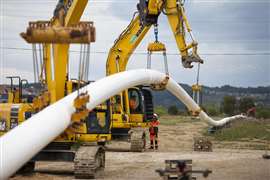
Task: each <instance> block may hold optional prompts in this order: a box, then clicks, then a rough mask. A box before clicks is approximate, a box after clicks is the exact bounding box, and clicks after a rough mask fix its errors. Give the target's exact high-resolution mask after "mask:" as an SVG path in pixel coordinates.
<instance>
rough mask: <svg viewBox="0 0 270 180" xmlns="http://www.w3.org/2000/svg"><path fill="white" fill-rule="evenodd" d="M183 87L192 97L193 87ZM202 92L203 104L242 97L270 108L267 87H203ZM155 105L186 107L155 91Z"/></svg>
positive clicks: (167, 93)
mask: <svg viewBox="0 0 270 180" xmlns="http://www.w3.org/2000/svg"><path fill="white" fill-rule="evenodd" d="M181 86H182V87H183V88H184V89H185V90H186V91H187V92H188V93H189V94H190V95H192V90H191V86H189V85H187V84H181ZM202 89H203V91H202V102H203V104H215V105H219V104H220V102H221V101H222V99H223V97H224V96H228V95H230V96H235V97H237V98H241V97H252V98H254V99H255V102H256V103H257V104H261V105H264V106H270V86H267V87H256V88H254V87H248V88H243V87H233V86H229V85H225V86H222V87H208V86H203V88H202ZM153 95H154V104H155V105H156V106H157V105H161V106H165V107H169V106H171V105H176V106H177V107H179V108H181V109H184V105H183V104H182V103H180V102H179V101H176V99H175V97H174V96H173V95H171V94H170V93H169V92H168V91H161V92H160V91H155V92H154V93H153Z"/></svg>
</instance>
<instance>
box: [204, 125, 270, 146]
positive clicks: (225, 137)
mask: <svg viewBox="0 0 270 180" xmlns="http://www.w3.org/2000/svg"><path fill="white" fill-rule="evenodd" d="M205 135H208V136H212V137H214V138H215V139H216V140H219V141H241V140H253V139H260V140H270V121H269V120H268V121H258V120H257V121H245V122H243V121H242V122H240V121H239V122H234V123H233V124H232V126H231V127H229V128H224V129H222V130H220V131H217V132H216V133H214V134H210V135H209V134H208V133H205Z"/></svg>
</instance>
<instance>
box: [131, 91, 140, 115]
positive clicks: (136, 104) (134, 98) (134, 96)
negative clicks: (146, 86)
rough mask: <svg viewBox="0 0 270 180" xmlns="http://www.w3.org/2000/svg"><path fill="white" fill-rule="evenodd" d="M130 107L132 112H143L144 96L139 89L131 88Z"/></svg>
mask: <svg viewBox="0 0 270 180" xmlns="http://www.w3.org/2000/svg"><path fill="white" fill-rule="evenodd" d="M128 96H129V108H130V113H131V114H139V113H142V97H141V93H140V92H139V91H138V90H137V89H129V91H128Z"/></svg>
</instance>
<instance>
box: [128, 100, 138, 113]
mask: <svg viewBox="0 0 270 180" xmlns="http://www.w3.org/2000/svg"><path fill="white" fill-rule="evenodd" d="M129 108H130V113H136V111H137V102H136V97H134V96H132V97H131V98H130V99H129Z"/></svg>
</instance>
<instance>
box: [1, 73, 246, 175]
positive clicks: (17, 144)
mask: <svg viewBox="0 0 270 180" xmlns="http://www.w3.org/2000/svg"><path fill="white" fill-rule="evenodd" d="M164 78H165V74H162V73H159V72H157V71H153V70H146V69H140V70H132V71H126V72H121V73H118V74H115V75H112V76H109V77H105V78H103V79H101V80H98V81H96V82H94V83H92V84H90V85H88V86H87V87H84V88H82V91H88V94H89V95H90V102H89V103H88V104H87V107H88V108H89V109H90V110H91V109H93V108H94V107H95V106H97V105H99V104H101V103H102V102H104V101H105V100H107V99H109V98H110V97H112V96H114V95H116V94H118V93H120V92H121V91H123V90H125V89H127V88H130V87H134V86H137V85H143V84H158V83H161V82H162V81H163V80H164ZM167 89H168V90H169V91H170V92H171V93H172V94H174V95H175V96H176V97H177V98H178V99H179V100H181V101H182V102H183V103H184V104H185V105H186V106H187V107H188V108H189V109H190V110H193V111H197V110H199V109H200V108H199V106H198V105H197V104H196V103H195V102H194V101H193V100H192V98H191V97H190V96H189V95H188V94H187V93H186V92H185V90H184V89H182V87H180V86H179V84H178V83H176V82H175V81H174V80H172V79H170V80H169V82H168V84H167ZM76 96H77V92H74V93H72V94H71V95H68V96H66V97H65V98H63V99H62V100H60V101H58V102H56V103H54V104H53V105H51V106H49V107H47V108H45V109H44V110H42V111H41V112H39V113H38V114H36V115H34V116H32V117H31V118H30V119H28V120H27V121H25V122H24V123H22V124H21V125H19V126H18V127H16V128H14V129H13V130H11V131H9V132H8V133H7V134H5V135H4V136H2V137H1V138H0V147H1V149H0V155H1V156H0V157H1V159H0V179H7V178H8V177H10V176H11V175H13V174H14V173H15V172H16V171H17V170H18V169H19V168H20V167H22V166H23V165H24V164H25V163H26V162H28V161H29V160H30V159H31V158H32V157H33V156H35V155H36V154H37V153H38V152H39V151H40V150H42V148H44V147H45V146H46V145H47V144H49V143H50V142H51V141H53V140H54V139H55V138H56V137H57V136H59V135H60V134H61V133H62V132H63V131H64V130H65V129H66V128H67V127H68V126H69V125H70V119H71V115H72V113H74V111H75V109H74V107H73V101H74V99H75V98H76ZM199 116H200V118H201V119H203V120H206V121H207V122H208V123H209V124H211V125H214V126H221V125H224V124H225V123H227V122H229V121H231V120H234V119H236V118H241V117H240V116H236V117H231V118H225V119H222V120H220V121H214V120H213V119H211V118H210V117H208V116H207V114H206V113H204V112H203V111H200V114H199Z"/></svg>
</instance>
